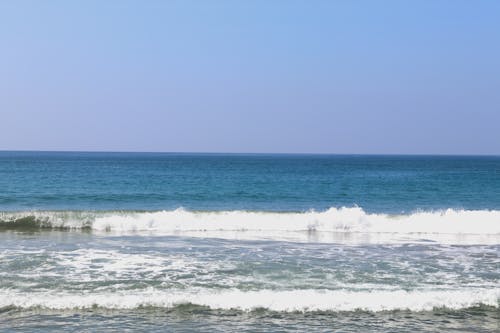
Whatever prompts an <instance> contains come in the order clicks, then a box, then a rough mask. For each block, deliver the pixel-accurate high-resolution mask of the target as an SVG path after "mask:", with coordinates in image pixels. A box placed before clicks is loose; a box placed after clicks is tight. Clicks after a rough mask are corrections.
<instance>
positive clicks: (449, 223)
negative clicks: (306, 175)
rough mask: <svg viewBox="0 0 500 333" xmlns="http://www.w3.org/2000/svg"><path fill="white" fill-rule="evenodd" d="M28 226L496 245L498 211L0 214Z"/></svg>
mask: <svg viewBox="0 0 500 333" xmlns="http://www.w3.org/2000/svg"><path fill="white" fill-rule="evenodd" d="M33 229H64V230H89V231H92V232H99V233H100V232H106V233H113V234H120V235H123V234H139V235H141V234H146V235H153V236H156V235H158V236H159V235H185V236H194V237H218V238H231V239H233V238H237V239H268V240H290V241H320V242H354V243H359V242H374V241H375V242H392V241H395V240H397V241H407V240H411V241H415V240H419V239H420V240H424V241H427V240H432V241H437V242H443V243H444V242H447V243H457V242H458V243H473V244H478V243H485V244H486V243H487V244H497V243H498V242H499V241H500V211H497V210H454V209H446V210H441V211H427V212H426V211H423V212H415V213H412V214H405V215H389V214H376V213H367V212H365V211H364V210H363V209H362V208H359V207H352V208H346V207H343V208H330V209H328V210H325V211H319V212H318V211H308V212H265V211H188V210H184V209H182V208H180V209H176V210H170V211H154V212H133V211H116V212H98V211H32V212H3V213H0V230H33ZM367 237H369V238H370V239H368V238H367Z"/></svg>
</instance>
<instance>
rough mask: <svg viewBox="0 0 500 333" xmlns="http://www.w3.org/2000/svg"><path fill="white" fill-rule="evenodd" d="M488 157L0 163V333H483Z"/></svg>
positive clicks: (30, 157)
mask: <svg viewBox="0 0 500 333" xmlns="http://www.w3.org/2000/svg"><path fill="white" fill-rule="evenodd" d="M499 303H500V157H461V156H357V155H348V156H347V155H346V156H341V155H258V154H250V155H245V154H233V155H224V154H159V153H42V152H0V331H5V332H9V331H28V332H30V331H32V332H47V331H60V330H63V329H64V330H66V331H75V332H82V331H87V332H95V331H103V330H105V329H108V330H113V331H118V330H119V331H158V332H164V331H172V332H174V331H175V332H178V331H186V332H187V331H206V332H234V331H236V330H238V331H242V332H245V331H248V332H255V331H265V332H272V331H279V332H286V331H308V332H316V331H317V332H331V331H338V332H363V331H366V332H401V331H413V332H443V331H450V332H453V331H456V332H496V331H499V330H500V306H499Z"/></svg>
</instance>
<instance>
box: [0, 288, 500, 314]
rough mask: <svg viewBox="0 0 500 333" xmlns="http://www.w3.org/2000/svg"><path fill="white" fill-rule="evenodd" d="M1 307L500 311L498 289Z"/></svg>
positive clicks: (168, 296)
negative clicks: (187, 306) (192, 307)
mask: <svg viewBox="0 0 500 333" xmlns="http://www.w3.org/2000/svg"><path fill="white" fill-rule="evenodd" d="M0 296H1V297H0V308H12V307H15V308H21V309H28V308H44V309H54V310H64V309H86V308H105V309H136V308H144V307H154V308H174V307H176V306H180V305H185V304H191V305H198V306H205V307H208V308H210V309H220V310H241V311H252V310H256V309H266V310H270V311H279V312H295V311H301V312H309V311H335V312H340V311H356V310H362V311H371V312H379V311H393V310H410V311H432V310H434V309H437V308H446V309H451V310H458V309H465V308H471V307H475V306H491V307H495V308H498V307H499V301H500V290H499V289H496V290H461V291H460V290H458V291H432V290H428V291H425V290H424V291H404V290H396V291H344V290H291V291H276V290H260V291H241V290H227V291H210V290H198V291H196V292H188V291H177V292H176V291H161V290H154V289H148V290H143V291H129V292H127V293H125V292H111V293H110V292H108V293H90V294H89V293H85V294H69V293H59V294H57V293H54V292H51V293H48V292H47V293H30V294H22V293H21V294H20V293H16V292H14V291H0Z"/></svg>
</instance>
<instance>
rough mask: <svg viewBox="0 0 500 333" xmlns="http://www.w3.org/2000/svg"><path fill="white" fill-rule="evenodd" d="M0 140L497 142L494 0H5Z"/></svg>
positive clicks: (312, 146) (456, 145)
mask: <svg viewBox="0 0 500 333" xmlns="http://www.w3.org/2000/svg"><path fill="white" fill-rule="evenodd" d="M0 43H1V44H0V149H2V150H105V151H109V150H112V151H195V152H309V153H409V154H412V153H433V154H434V153H437V154H500V1H495V0H491V1H456V0H452V1H442V0H435V1H431V0H428V1H426V0H415V1H347V0H345V1H333V0H332V1H272V0H268V1H253V0H252V1H250V0H248V1H139V0H137V1H49V0H47V1H22V0H20V1H18V0H12V1H7V0H4V1H1V2H0Z"/></svg>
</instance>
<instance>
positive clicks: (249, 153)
mask: <svg viewBox="0 0 500 333" xmlns="http://www.w3.org/2000/svg"><path fill="white" fill-rule="evenodd" d="M5 152H11V153H17V152H19V153H23V152H24V153H103V154H106V153H107V154H186V155H189V154H192V155H202V154H204V155H323V156H478V157H481V156H484V157H500V154H471V153H467V154H457V153H326V152H319V153H318V152H316V153H314V152H234V151H229V152H227V151H226V152H223V151H221V152H217V151H210V152H201V151H147V150H143V151H134V150H43V149H13V150H9V149H0V153H5Z"/></svg>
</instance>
